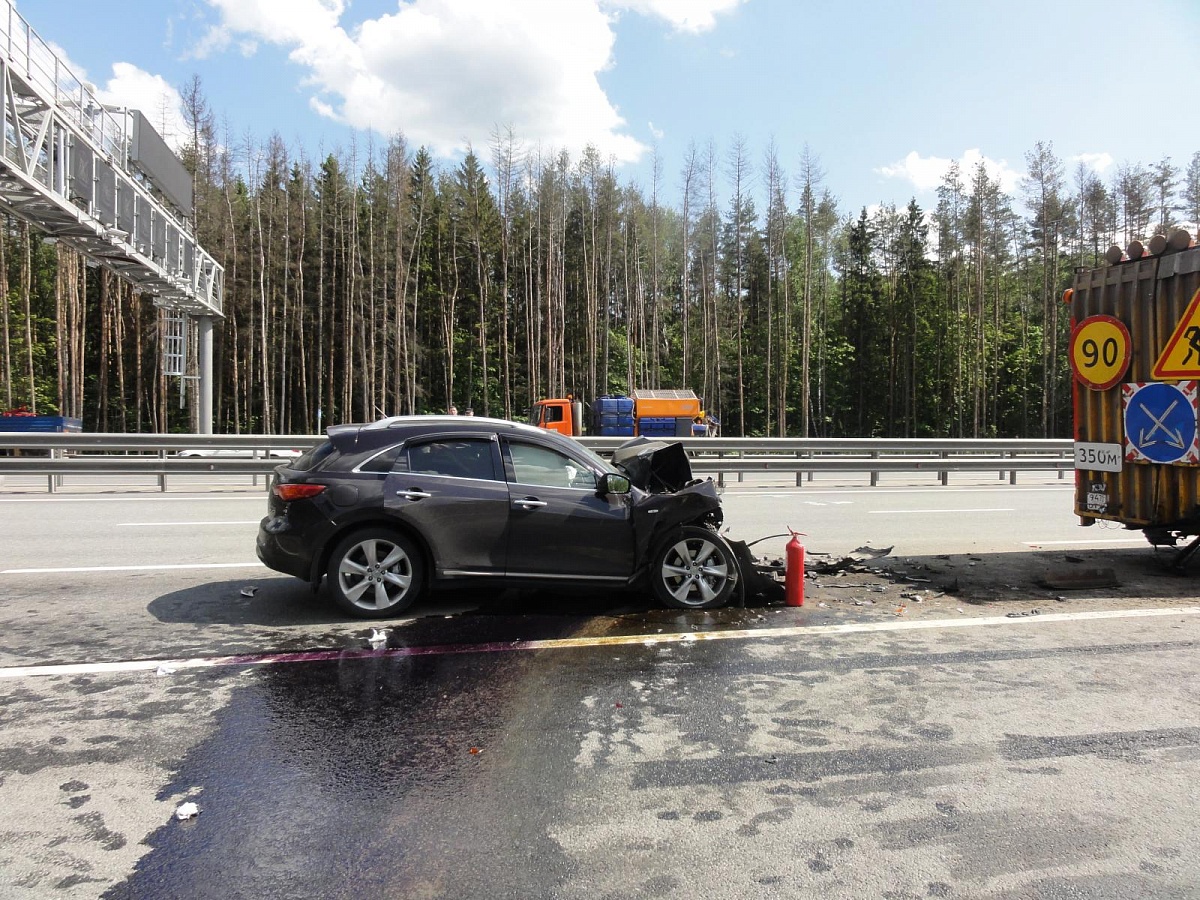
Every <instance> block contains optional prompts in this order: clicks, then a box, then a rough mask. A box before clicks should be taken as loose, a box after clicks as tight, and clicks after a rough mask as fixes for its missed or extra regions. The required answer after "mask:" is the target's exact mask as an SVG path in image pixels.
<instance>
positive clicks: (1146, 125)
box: [16, 0, 1200, 214]
mask: <svg viewBox="0 0 1200 900" xmlns="http://www.w3.org/2000/svg"><path fill="white" fill-rule="evenodd" d="M16 8H17V10H18V12H20V13H21V14H22V15H23V16H24V17H25V18H26V19H27V20H28V21H29V22H30V24H31V25H32V26H33V28H34V29H35V30H36V31H37V32H38V33H39V34H40V35H41V36H42V37H43V38H44V39H46V40H47V41H49V42H51V43H53V44H55V45H57V46H58V47H60V48H61V49H62V51H63V52H65V54H66V56H67V58H68V59H69V60H70V62H71V64H72V65H73V66H74V67H75V68H76V69H77V70H79V71H80V73H81V74H82V75H83V76H84V77H86V78H87V79H88V80H90V81H91V82H93V83H94V84H95V85H96V86H97V88H98V89H99V91H100V92H101V94H102V97H103V99H105V100H106V102H112V103H116V104H120V105H128V106H135V107H140V108H142V109H143V111H144V112H147V114H148V115H150V117H151V118H152V119H154V120H155V121H160V122H163V123H164V130H165V131H167V132H170V131H171V125H170V124H169V122H170V120H171V118H172V116H171V107H172V105H173V104H174V103H175V102H176V101H177V97H172V95H171V92H172V90H173V89H178V88H180V87H182V86H183V85H184V84H185V83H186V82H187V81H189V80H190V78H191V77H192V75H193V74H196V75H199V77H200V79H201V82H202V85H203V88H204V91H205V94H206V96H207V98H208V101H209V103H210V105H211V107H212V109H213V110H214V112H215V113H216V114H217V116H218V119H219V121H220V122H221V123H222V126H221V127H222V132H223V134H222V140H226V141H228V142H229V143H230V145H231V146H235V147H237V146H240V145H242V144H244V142H245V139H246V137H247V135H249V136H250V137H251V138H252V140H254V141H256V142H258V143H260V144H261V143H264V142H265V141H266V139H267V138H268V137H269V136H270V135H271V134H272V133H273V132H278V133H279V134H280V135H281V136H282V137H283V139H284V140H285V141H286V142H288V143H289V144H290V145H292V146H293V147H294V148H297V149H303V150H304V152H305V153H307V154H308V155H309V156H310V157H319V156H321V155H323V154H324V153H326V152H329V151H330V150H333V149H343V150H345V149H347V148H348V147H349V145H350V143H351V141H352V140H354V141H357V143H358V144H359V146H363V145H365V143H366V141H367V140H368V136H369V135H371V134H372V133H374V134H375V136H376V137H375V140H376V141H377V142H379V141H381V140H382V138H384V137H386V135H388V134H389V133H392V132H394V131H396V130H401V131H403V132H404V133H405V135H406V136H407V137H408V139H409V141H410V143H412V144H414V145H415V144H426V145H428V146H430V147H431V148H432V149H433V150H434V151H435V153H436V154H437V155H439V156H440V157H441V158H442V159H443V160H444V161H453V160H456V159H457V158H459V155H460V154H461V150H462V147H463V145H464V144H465V142H468V141H469V142H470V143H472V144H473V145H474V146H475V147H476V149H477V150H480V151H482V155H485V156H486V153H487V147H488V144H489V141H490V136H491V134H492V133H493V131H494V130H495V129H496V128H497V126H501V127H503V126H511V127H512V129H513V131H514V133H515V135H516V137H517V138H518V139H521V140H523V141H525V142H526V143H528V144H530V145H534V144H537V145H540V146H541V147H543V148H545V149H554V148H560V147H562V148H566V149H568V150H571V151H573V152H578V150H579V148H580V147H582V146H583V145H584V144H585V143H588V142H590V143H592V144H594V145H596V146H597V147H598V148H599V149H600V150H601V152H602V154H603V155H604V156H606V157H608V156H611V157H612V158H614V159H615V160H617V161H618V163H619V168H618V172H619V174H620V176H621V177H622V178H623V179H626V180H633V181H637V182H638V183H640V184H642V185H643V187H647V188H648V185H649V179H650V171H651V166H650V159H651V154H652V152H653V150H654V149H655V148H657V153H658V155H659V158H660V159H661V163H662V188H663V191H664V194H665V197H666V199H668V200H669V201H671V202H674V201H676V200H677V199H678V196H679V194H680V171H681V169H682V166H683V160H684V156H685V154H686V152H687V150H688V145H689V144H690V143H692V142H695V144H696V145H698V146H699V147H700V149H701V151H703V148H704V147H705V145H707V144H708V143H709V142H710V141H711V142H713V143H714V144H715V147H716V149H717V153H718V154H719V156H720V157H721V159H722V160H724V158H725V157H726V156H727V154H728V151H729V148H730V146H731V144H732V142H733V141H734V139H735V138H736V137H738V136H740V137H741V138H742V139H743V140H744V141H745V144H746V148H747V151H748V155H749V157H750V161H751V163H752V164H753V165H754V167H755V169H759V168H760V164H761V162H762V158H763V154H764V152H765V150H766V148H767V146H768V144H769V143H770V142H771V141H774V144H775V147H776V151H777V154H778V157H779V160H780V162H781V164H782V166H783V168H784V170H785V171H786V172H787V173H789V174H790V175H792V176H794V174H795V173H796V171H797V170H798V169H799V159H800V155H801V152H802V150H803V148H804V147H805V145H806V144H807V145H808V147H809V148H810V150H811V152H812V153H814V154H815V155H816V156H817V157H818V158H819V161H820V165H821V168H822V169H823V170H824V173H825V185H826V186H827V187H828V188H829V189H830V190H831V191H832V193H833V194H834V195H835V196H836V197H837V198H838V200H839V204H840V206H841V208H842V210H843V212H845V213H848V214H850V213H854V212H856V211H857V209H858V208H860V207H862V206H872V205H875V204H879V203H886V202H894V203H896V204H897V205H903V204H905V203H907V201H908V199H909V198H910V197H914V196H915V197H916V198H917V200H918V202H919V203H921V204H922V205H923V206H925V207H926V208H929V207H931V206H932V205H933V204H934V202H935V195H934V191H933V189H934V187H935V186H936V183H937V181H938V178H939V176H940V173H941V172H942V171H944V169H945V166H946V164H947V163H948V161H949V160H951V159H959V160H964V161H965V163H966V165H967V166H972V165H973V164H974V162H975V161H977V160H978V159H985V160H987V161H988V164H989V166H990V167H991V168H992V171H993V174H994V175H995V176H997V177H999V178H1001V181H1002V183H1003V184H1004V185H1005V186H1006V187H1007V188H1009V189H1010V190H1012V191H1019V187H1018V185H1019V178H1020V175H1021V174H1022V173H1023V171H1024V168H1025V154H1026V153H1028V152H1029V151H1030V150H1032V149H1033V147H1034V144H1035V143H1036V142H1037V141H1049V142H1052V143H1053V146H1054V149H1055V152H1056V153H1057V154H1058V155H1059V157H1060V158H1061V159H1062V160H1063V161H1064V163H1066V165H1067V171H1068V180H1070V178H1071V174H1072V172H1073V170H1074V168H1075V166H1076V165H1077V163H1078V161H1081V160H1082V161H1084V162H1085V163H1086V164H1088V165H1090V166H1093V167H1094V168H1096V169H1097V171H1099V172H1100V173H1101V176H1102V177H1103V178H1104V179H1105V180H1110V179H1111V178H1112V176H1113V174H1114V173H1115V170H1116V168H1117V166H1119V165H1120V164H1122V163H1142V164H1147V165H1148V164H1150V163H1152V162H1156V161H1158V160H1159V159H1160V158H1162V157H1163V156H1169V157H1171V159H1172V161H1173V162H1174V164H1175V165H1176V166H1178V167H1179V168H1180V169H1184V168H1186V166H1187V164H1188V162H1189V160H1190V159H1191V157H1192V154H1193V153H1195V152H1196V151H1197V150H1200V117H1198V116H1196V115H1195V113H1194V112H1193V111H1192V110H1193V109H1194V106H1195V96H1196V79H1197V54H1198V50H1197V48H1200V2H1197V0H1159V2H1157V3H1155V4H1153V5H1151V4H1134V5H1131V4H1129V3H1128V2H1126V0H1121V2H1115V0H1040V2H1038V0H1008V2H1002V0H991V2H981V0H907V2H906V0H860V2H858V3H853V4H851V3H841V2H820V3H817V2H807V0H403V2H399V0H119V2H115V3H107V4H106V3H97V2H94V0H16ZM146 107H151V108H150V109H146ZM168 137H170V135H169V134H168ZM758 180H759V183H760V185H761V177H759V179H758ZM719 192H720V193H721V194H722V195H724V194H726V193H727V186H725V185H724V184H722V185H721V187H720V189H719ZM790 193H791V196H792V197H793V198H794V197H795V196H796V194H797V193H798V191H797V190H796V188H795V187H794V184H793V186H792V189H791V192H790ZM793 203H794V201H793Z"/></svg>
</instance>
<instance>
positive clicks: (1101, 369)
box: [1071, 316, 1130, 391]
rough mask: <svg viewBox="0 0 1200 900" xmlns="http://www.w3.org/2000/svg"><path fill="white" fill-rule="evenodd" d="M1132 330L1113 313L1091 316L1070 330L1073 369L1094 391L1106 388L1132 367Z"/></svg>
mask: <svg viewBox="0 0 1200 900" xmlns="http://www.w3.org/2000/svg"><path fill="white" fill-rule="evenodd" d="M1129 346H1130V344H1129V329H1128V328H1126V327H1125V323H1124V322H1122V321H1121V320H1120V319H1114V318H1113V317H1112V316H1089V317H1088V318H1086V319H1084V320H1083V321H1082V322H1080V323H1079V324H1078V325H1076V326H1075V328H1074V329H1073V330H1072V331H1071V369H1072V370H1073V371H1074V372H1075V377H1076V378H1078V379H1079V381H1080V382H1081V383H1082V384H1084V385H1086V386H1087V387H1089V388H1091V389H1092V390H1093V391H1107V390H1108V389H1109V388H1110V387H1113V386H1114V385H1115V384H1116V383H1117V382H1119V381H1120V380H1121V378H1122V376H1124V374H1125V370H1126V369H1128V368H1129Z"/></svg>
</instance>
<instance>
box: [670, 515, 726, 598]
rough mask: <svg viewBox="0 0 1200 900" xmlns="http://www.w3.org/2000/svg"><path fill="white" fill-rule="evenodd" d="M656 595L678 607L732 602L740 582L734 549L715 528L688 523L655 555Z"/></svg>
mask: <svg viewBox="0 0 1200 900" xmlns="http://www.w3.org/2000/svg"><path fill="white" fill-rule="evenodd" d="M650 577H651V582H652V585H653V589H654V595H655V596H656V597H658V599H659V600H661V601H662V602H663V603H665V604H666V605H667V606H674V607H676V608H677V609H715V608H716V607H718V606H724V605H725V604H726V603H728V602H729V597H730V595H732V594H733V588H734V586H735V585H736V584H737V579H738V565H737V560H735V559H734V556H733V550H732V549H731V548H730V546H729V544H728V543H726V542H725V539H724V538H722V537H721V536H720V535H718V534H717V533H716V532H715V531H711V530H710V529H708V528H702V527H700V526H698V525H685V526H684V527H683V528H681V529H679V531H678V532H676V533H675V534H674V535H673V536H672V537H671V538H670V539H669V540H667V541H666V542H665V543H664V544H663V545H662V546H661V547H659V549H658V552H657V553H655V554H654V559H653V560H652V561H651V569H650Z"/></svg>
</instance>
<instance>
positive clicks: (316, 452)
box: [290, 441, 334, 472]
mask: <svg viewBox="0 0 1200 900" xmlns="http://www.w3.org/2000/svg"><path fill="white" fill-rule="evenodd" d="M333 453H334V449H333V443H332V442H331V441H321V443H319V444H317V446H315V447H313V448H312V449H311V450H309V451H307V452H305V453H303V454H302V455H301V456H300V458H299V459H297V460H296V461H295V462H294V463H292V465H291V466H290V468H293V469H296V470H297V471H300V472H308V471H311V470H312V469H315V468H316V467H317V466H318V465H320V464H321V463H323V462H324V461H325V460H326V459H328V458H329V457H330V456H331V455H332V454H333Z"/></svg>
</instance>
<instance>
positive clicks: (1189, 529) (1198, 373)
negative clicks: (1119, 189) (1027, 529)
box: [1064, 229, 1200, 565]
mask: <svg viewBox="0 0 1200 900" xmlns="http://www.w3.org/2000/svg"><path fill="white" fill-rule="evenodd" d="M1108 263H1109V264H1108V265H1107V266H1102V267H1100V268H1098V269H1094V270H1091V271H1086V270H1085V271H1080V272H1078V273H1077V274H1076V276H1075V282H1074V284H1073V286H1072V288H1071V290H1070V291H1068V292H1067V295H1066V297H1064V299H1065V300H1066V301H1067V302H1068V303H1069V304H1070V309H1071V341H1070V361H1071V369H1072V371H1073V373H1074V376H1075V377H1074V380H1073V381H1074V383H1073V385H1072V389H1073V390H1072V399H1073V405H1074V420H1075V421H1074V424H1075V434H1074V438H1075V514H1076V515H1078V516H1079V520H1080V523H1081V524H1083V525H1092V524H1094V523H1096V522H1097V521H1109V522H1115V523H1118V524H1120V525H1123V526H1125V527H1126V528H1129V529H1137V530H1141V531H1143V532H1144V533H1145V535H1146V537H1147V538H1148V539H1149V540H1150V542H1151V543H1153V544H1156V545H1168V546H1172V545H1176V544H1177V542H1178V541H1180V540H1181V539H1186V538H1193V540H1192V541H1191V543H1190V544H1189V545H1188V546H1187V547H1185V548H1184V549H1183V550H1181V551H1180V553H1179V554H1178V557H1177V565H1182V564H1184V563H1186V562H1187V560H1188V559H1189V558H1191V556H1192V555H1194V554H1195V553H1196V551H1197V549H1200V538H1197V537H1196V536H1197V535H1200V247H1196V245H1195V244H1194V243H1193V242H1192V240H1191V237H1190V235H1189V234H1188V233H1187V232H1186V231H1183V230H1182V229H1176V230H1174V231H1173V232H1172V233H1171V235H1170V236H1169V238H1168V237H1163V236H1161V235H1156V236H1155V237H1154V238H1153V239H1152V240H1151V241H1150V242H1149V244H1148V246H1143V245H1142V243H1141V242H1139V241H1132V242H1131V243H1130V244H1129V246H1128V248H1127V249H1126V250H1125V251H1124V252H1122V250H1121V248H1120V247H1116V246H1114V247H1112V248H1111V249H1110V250H1109V253H1108Z"/></svg>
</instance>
